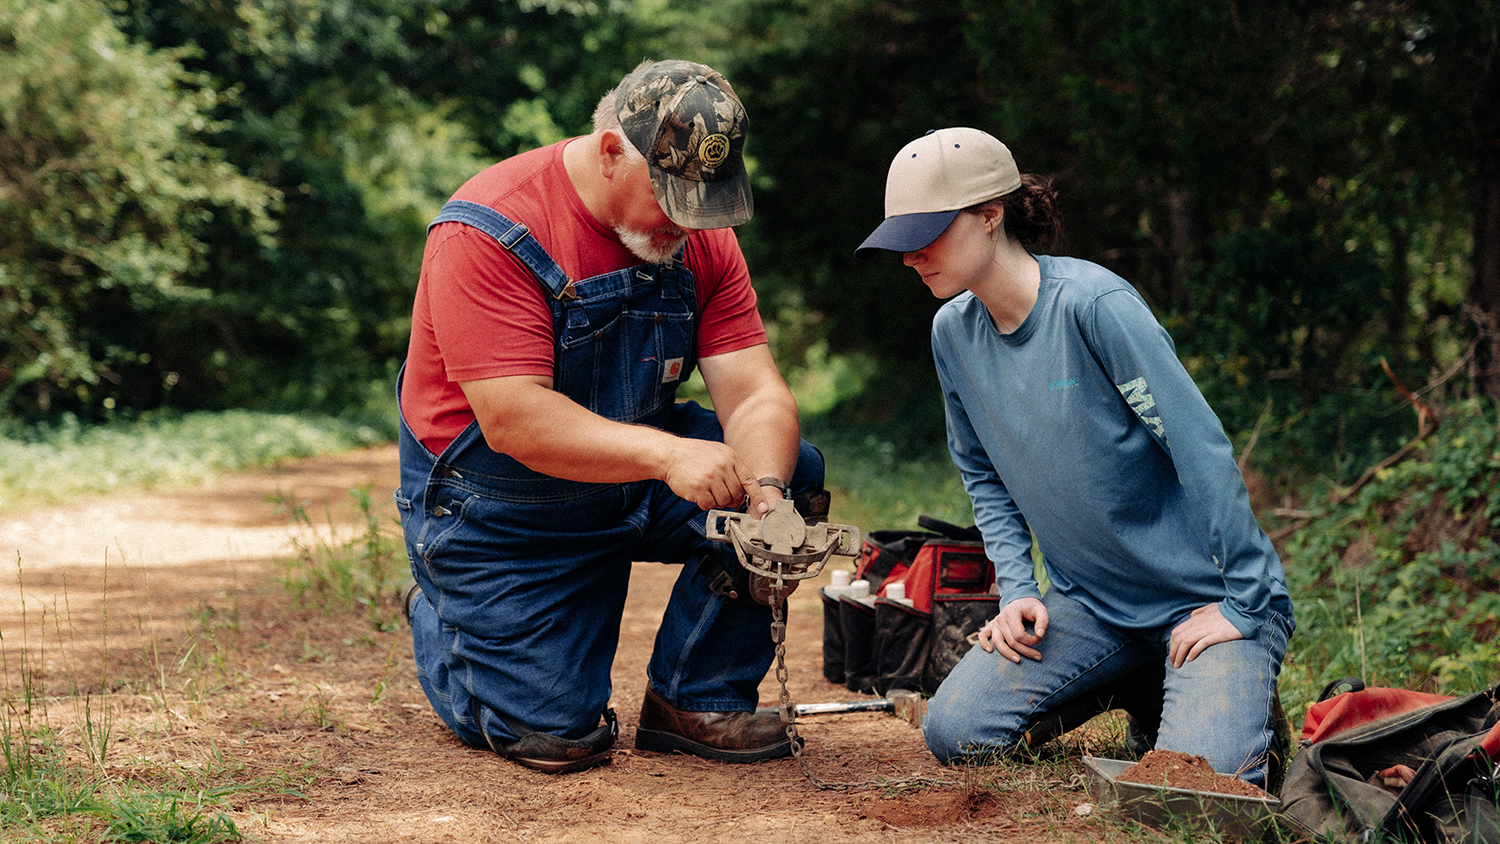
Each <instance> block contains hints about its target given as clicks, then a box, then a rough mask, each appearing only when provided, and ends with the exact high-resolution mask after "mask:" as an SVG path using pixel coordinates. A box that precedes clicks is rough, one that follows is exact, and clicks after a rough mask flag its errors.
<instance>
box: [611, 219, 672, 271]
mask: <svg viewBox="0 0 1500 844" xmlns="http://www.w3.org/2000/svg"><path fill="white" fill-rule="evenodd" d="M681 231H682V230H681V229H679V228H677V227H676V226H663V227H661V228H659V229H656V230H655V231H654V232H643V231H637V230H635V229H627V228H625V227H624V226H615V234H616V235H617V236H618V237H619V238H620V242H621V243H623V244H625V248H626V249H629V250H630V252H631V254H633V255H635V256H636V257H637V258H640V259H641V260H642V261H650V262H651V263H653V264H665V263H666V262H668V261H670V260H672V257H673V256H674V255H676V254H677V250H679V249H681V248H682V244H683V243H684V242H686V241H687V235H686V234H681V235H680V236H676V237H674V238H673V239H672V240H671V241H662V240H658V239H657V238H655V237H652V235H653V234H654V233H656V232H662V233H670V234H676V233H680V232H681Z"/></svg>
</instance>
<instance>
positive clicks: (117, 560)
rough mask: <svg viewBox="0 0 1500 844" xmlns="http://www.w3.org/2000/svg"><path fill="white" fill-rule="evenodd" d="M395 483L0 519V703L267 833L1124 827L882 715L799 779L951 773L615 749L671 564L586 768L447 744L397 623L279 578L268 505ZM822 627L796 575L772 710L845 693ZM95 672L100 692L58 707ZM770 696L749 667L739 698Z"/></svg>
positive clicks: (320, 838)
mask: <svg viewBox="0 0 1500 844" xmlns="http://www.w3.org/2000/svg"><path fill="white" fill-rule="evenodd" d="M395 475H396V457H395V451H394V449H393V448H389V447H383V448H376V449H370V450H365V451H360V452H355V453H352V454H347V455H341V456H337V457H330V458H320V459H314V460H306V461H298V462H294V463H288V464H286V465H283V466H279V467H276V468H272V469H265V470H258V471H253V472H245V473H239V474H235V475H230V476H225V477H222V478H220V479H217V480H215V481H212V482H209V483H206V484H204V485H202V486H199V487H195V488H192V489H186V490H174V491H166V492H160V491H157V492H142V493H136V494H129V495H116V496H111V497H107V498H100V499H94V500H89V501H85V502H79V503H76V504H73V505H70V506H66V507H58V508H49V509H43V510H37V511H33V512H28V513H23V514H16V515H6V516H0V554H3V555H4V558H5V559H6V560H7V561H8V563H9V564H10V565H9V566H8V568H10V569H11V570H10V571H7V572H6V573H5V574H4V575H3V576H0V635H3V640H0V648H3V651H4V659H5V661H4V666H5V687H4V693H5V694H6V695H7V696H9V697H11V698H12V699H15V698H16V696H17V695H18V694H20V693H21V692H22V690H23V689H25V688H30V689H31V690H32V691H31V694H32V695H33V696H35V697H36V698H37V699H38V700H37V703H38V705H39V707H40V709H41V711H42V712H43V715H44V717H46V718H48V719H49V720H53V721H55V722H57V723H59V724H60V725H61V726H62V727H63V728H64V735H65V736H68V737H70V738H71V740H73V741H80V742H81V732H80V730H79V729H78V728H77V727H76V726H75V725H77V724H80V723H82V722H83V720H85V719H84V717H83V716H85V715H86V716H88V717H89V718H92V719H93V720H95V721H97V720H99V718H100V716H101V714H107V715H108V718H109V723H110V724H111V740H110V743H109V751H108V754H107V767H108V770H109V771H110V772H111V773H114V774H119V775H121V776H135V777H140V778H142V779H145V780H150V781H158V780H162V779H168V780H172V779H173V778H177V779H182V778H188V779H191V778H192V777H199V778H201V780H203V781H207V782H209V783H211V784H222V783H226V782H227V783H238V784H241V785H245V784H253V785H254V787H253V788H251V789H249V790H246V791H244V792H242V793H239V794H237V795H236V796H235V797H232V798H231V803H232V805H233V808H234V815H233V816H234V818H235V820H236V823H237V824H238V826H239V828H240V830H241V831H242V832H244V833H245V834H246V835H247V837H249V838H251V839H258V840H263V841H268V842H346V841H347V842H393V841H412V842H488V841H546V842H568V843H569V844H572V842H585V841H609V842H651V844H664V843H665V842H704V841H724V842H741V841H751V840H766V841H776V842H778V844H799V842H856V841H857V842H861V844H863V842H868V841H872V840H875V841H905V842H924V843H925V842H957V841H974V840H984V839H994V840H1010V839H1012V838H1021V837H1024V838H1025V839H1026V840H1028V841H1029V842H1033V844H1037V843H1038V842H1062V841H1080V842H1092V841H1104V840H1125V839H1127V838H1129V837H1130V831H1129V830H1127V829H1126V828H1124V827H1122V826H1120V825H1117V824H1114V823H1111V822H1109V821H1107V820H1105V819H1103V818H1101V817H1100V813H1097V812H1096V813H1094V814H1093V815H1091V816H1080V815H1078V814H1076V813H1075V809H1076V807H1077V806H1078V805H1079V804H1081V803H1085V802H1086V801H1087V799H1088V797H1087V794H1086V792H1085V791H1084V790H1082V788H1081V787H1080V786H1081V776H1080V774H1081V772H1082V770H1083V769H1082V766H1081V765H1080V764H1079V763H1078V761H1077V758H1076V755H1077V749H1076V748H1074V749H1073V750H1072V751H1070V755H1065V756H1064V757H1063V758H1060V759H1056V760H1052V761H1048V762H1041V763H1036V764H1026V765H1006V766H1000V767H997V768H991V769H969V770H952V769H943V768H942V767H941V766H939V765H937V764H935V763H934V761H933V759H932V757H931V756H930V754H928V753H927V751H926V749H925V747H924V746H923V744H922V741H921V734H920V730H919V729H918V728H917V727H914V726H912V725H910V724H908V723H906V722H905V721H902V720H900V719H897V718H894V717H891V716H889V715H884V714H878V713H862V714H848V715H819V716H811V717H807V718H804V719H802V720H801V721H800V722H799V723H800V728H801V731H802V734H803V735H804V736H805V737H806V739H807V750H806V757H807V760H808V763H809V765H810V766H811V767H812V769H813V770H814V771H815V772H816V773H817V774H818V775H819V776H821V777H822V778H824V779H826V780H836V781H846V780H865V779H868V778H872V777H885V778H892V779H899V778H903V777H911V776H931V777H947V778H950V779H952V780H954V781H955V783H956V784H955V785H951V786H947V787H941V788H929V789H925V790H914V789H893V788H885V789H882V788H871V789H863V790H856V791H843V792H841V791H820V790H817V789H815V788H813V787H812V786H810V785H809V784H808V782H807V781H806V780H805V779H804V777H803V776H802V774H801V773H800V772H799V770H798V768H797V766H796V764H795V763H794V762H793V761H791V760H781V761H775V762H767V763H761V764H757V765H748V766H735V765H719V764H714V763H709V762H704V761H701V760H697V759H693V758H690V757H682V756H667V755H662V754H655V753H647V752H639V751H636V750H635V749H634V738H635V734H634V724H635V721H636V715H637V713H638V711H639V708H640V702H641V694H642V691H643V688H644V683H645V665H646V660H647V657H648V654H649V651H650V647H651V642H652V638H653V636H654V635H655V631H656V624H657V621H658V619H659V618H660V613H661V608H662V606H663V604H664V603H665V601H666V596H667V593H668V590H669V589H670V587H671V583H672V580H673V578H674V577H675V573H676V570H675V568H674V567H668V566H661V565H645V564H643V565H639V566H637V567H636V570H635V572H634V574H633V575H632V580H631V594H630V598H629V601H628V603H627V606H626V610H625V620H624V626H623V629H622V636H621V645H620V652H619V656H618V658H617V659H616V662H615V667H614V687H615V699H614V704H613V705H614V707H615V709H616V711H617V712H618V713H619V715H620V721H621V735H620V741H619V743H618V744H617V745H616V752H615V754H614V757H613V761H612V763H611V764H610V765H608V766H605V767H602V768H598V769H595V770H592V771H588V772H584V773H579V774H573V775H568V776H563V777H549V776H546V775H543V774H539V773H535V772H532V771H529V770H526V769H523V768H520V767H518V766H516V765H513V764H511V763H508V762H506V761H504V760H501V759H498V758H496V757H495V756H494V755H493V754H490V753H488V752H483V751H479V750H474V749H471V748H467V747H465V746H463V745H461V744H460V743H458V742H457V741H456V740H454V739H453V738H452V737H451V736H450V735H449V734H448V733H447V732H446V730H445V729H444V728H443V727H442V725H441V724H440V722H439V721H438V720H437V718H436V717H435V716H434V715H433V714H432V712H431V710H430V709H428V707H427V705H426V701H425V700H424V698H423V696H422V693H421V690H420V688H419V687H418V685H417V683H416V679H415V673H414V671H413V668H412V662H411V642H410V638H409V634H408V633H407V632H406V630H405V628H404V627H402V626H401V625H400V624H396V625H394V626H391V629H384V630H382V629H380V628H379V627H377V626H376V625H375V624H372V623H371V621H370V620H369V619H368V618H366V617H363V616H360V615H359V614H356V613H350V612H342V613H330V612H323V611H320V610H318V609H317V608H315V607H310V606H305V605H303V604H301V603H298V602H296V601H293V600H292V599H290V598H289V597H288V596H287V593H286V591H285V590H284V589H283V588H282V586H281V578H282V577H283V576H284V574H285V573H286V572H287V565H288V561H290V560H294V559H295V558H296V554H297V550H298V548H299V543H300V546H307V545H309V544H312V543H315V542H317V541H319V540H318V537H316V536H314V535H313V534H311V533H309V532H308V531H306V529H298V528H295V527H294V526H293V525H292V524H291V523H290V522H289V520H288V518H287V516H286V515H285V514H278V513H277V512H276V509H275V508H274V507H273V506H272V505H271V504H270V503H269V502H268V497H271V496H276V497H280V498H283V499H289V500H298V501H308V502H312V503H311V504H310V505H309V506H308V508H307V509H308V512H309V514H310V515H311V516H312V517H313V521H314V523H320V522H321V521H323V520H324V518H325V512H326V517H327V519H328V520H330V521H331V522H332V523H333V525H334V526H335V528H334V530H335V534H334V538H337V537H338V536H347V535H353V534H354V533H355V532H357V531H358V530H359V529H360V527H361V525H362V519H363V516H362V515H361V514H360V512H359V511H358V509H357V508H355V507H354V506H352V498H351V496H350V495H349V494H348V491H349V490H350V489H353V488H356V487H359V486H361V485H365V484H368V485H370V486H371V488H372V490H373V493H372V497H373V499H374V501H375V503H376V507H377V511H378V512H379V514H380V515H381V516H382V518H384V519H386V520H393V519H394V507H393V506H391V504H390V496H389V493H390V490H391V489H392V488H393V487H394V484H395ZM834 516H835V521H837V512H836V511H835V513H834ZM343 531H348V532H349V533H348V534H344V533H342V532H343ZM322 539H323V541H328V539H329V536H328V535H327V532H326V531H325V532H324V535H323V537H322ZM825 577H826V574H825ZM821 624H822V617H821V608H820V606H819V604H818V602H817V598H816V594H815V591H814V589H813V588H809V587H806V586H805V587H804V588H803V589H802V590H801V591H799V592H798V593H797V594H796V595H794V596H793V599H792V606H791V610H790V626H789V646H788V662H789V670H790V688H791V691H792V694H793V697H794V698H795V699H796V700H797V702H820V701H836V700H856V699H862V698H861V696H859V695H857V694H853V693H850V692H848V691H846V690H845V689H844V688H843V687H841V686H835V685H833V684H830V683H828V682H826V681H825V680H824V679H823V677H822V673H821V658H822V657H821V650H820V648H821V644H820V642H821ZM105 655H107V657H108V658H107V660H106V659H104V657H105ZM101 684H102V687H103V688H106V689H108V694H107V695H104V696H103V698H104V702H101V701H100V700H99V698H98V697H88V696H83V695H80V694H78V693H77V692H78V690H79V689H94V690H95V691H97V690H98V689H99V688H100V687H101ZM776 697H777V686H776V684H775V682H774V678H768V679H767V681H766V683H765V684H763V685H762V687H761V698H762V703H763V704H771V703H774V701H775V700H776ZM174 781H175V780H174ZM1148 837H1149V836H1148ZM1132 840H1141V839H1140V838H1135V839H1132Z"/></svg>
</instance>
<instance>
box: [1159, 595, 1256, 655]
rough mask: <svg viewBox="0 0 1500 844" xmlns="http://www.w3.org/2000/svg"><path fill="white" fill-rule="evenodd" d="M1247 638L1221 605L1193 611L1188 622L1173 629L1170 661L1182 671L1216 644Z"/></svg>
mask: <svg viewBox="0 0 1500 844" xmlns="http://www.w3.org/2000/svg"><path fill="white" fill-rule="evenodd" d="M1243 638H1245V636H1244V634H1242V633H1240V631H1239V629H1238V628H1236V627H1235V626H1234V625H1233V624H1230V623H1229V620H1228V619H1226V618H1224V614H1223V613H1221V612H1219V605H1218V604H1208V605H1206V606H1201V607H1199V608H1197V609H1196V610H1193V613H1192V615H1189V616H1188V617H1187V620H1186V621H1184V622H1182V623H1181V624H1179V625H1177V626H1176V627H1174V628H1172V638H1171V640H1170V644H1169V646H1168V649H1167V659H1168V660H1169V661H1171V663H1172V667H1173V668H1181V667H1182V665H1183V663H1185V662H1192V661H1193V660H1195V659H1197V658H1198V654H1201V653H1203V652H1204V651H1205V650H1207V649H1208V648H1209V647H1211V646H1213V645H1217V644H1219V643H1220V642H1233V641H1234V640H1235V639H1243Z"/></svg>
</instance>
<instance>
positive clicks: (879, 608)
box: [822, 516, 999, 694]
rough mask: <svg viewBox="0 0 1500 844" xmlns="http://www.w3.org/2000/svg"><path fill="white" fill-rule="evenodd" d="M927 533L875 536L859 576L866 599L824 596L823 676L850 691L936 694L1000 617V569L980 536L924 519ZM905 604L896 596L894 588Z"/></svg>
mask: <svg viewBox="0 0 1500 844" xmlns="http://www.w3.org/2000/svg"><path fill="white" fill-rule="evenodd" d="M917 523H918V524H919V525H920V526H921V527H923V528H925V529H926V530H920V531H872V532H870V533H868V534H866V536H865V540H864V544H863V547H862V548H861V550H860V556H859V560H858V562H857V563H856V566H855V574H854V576H855V577H856V578H857V579H861V580H867V581H869V583H870V592H871V595H870V597H868V598H864V599H859V598H853V597H849V596H842V597H833V596H830V595H829V594H828V593H827V591H826V590H825V591H824V592H823V593H822V596H823V675H824V677H825V678H827V679H828V680H829V681H831V682H834V683H840V682H841V683H843V684H844V685H845V687H846V688H848V689H850V690H851V691H858V692H863V693H865V694H871V693H875V694H885V693H886V692H889V691H890V690H892V689H910V690H912V691H922V692H927V693H929V694H931V693H932V692H933V691H934V690H935V689H936V688H937V686H938V684H939V683H941V682H942V681H943V678H944V677H947V676H948V672H950V671H952V670H953V666H955V665H957V664H958V661H959V660H960V659H962V658H963V655H964V654H965V653H967V652H968V650H969V648H970V647H971V646H972V645H973V637H974V636H976V635H977V634H978V632H979V629H980V628H981V627H983V626H984V625H985V623H986V622H988V621H989V620H990V619H991V618H994V617H995V614H996V613H998V612H999V596H998V595H996V594H995V593H994V591H993V588H992V587H993V586H994V583H995V567H994V564H993V563H991V562H990V560H989V558H988V557H987V556H986V555H985V553H984V543H983V541H982V540H981V539H980V536H979V531H978V530H977V529H975V528H973V527H968V528H961V527H957V526H955V525H951V524H948V523H947V522H943V521H940V520H938V519H933V518H931V517H928V516H922V517H920V518H919V519H918V520H917ZM896 583H899V584H901V585H902V587H903V588H904V592H905V596H906V600H905V601H902V600H898V599H895V598H893V597H891V596H890V593H891V592H892V591H893V590H892V588H891V586H892V584H896Z"/></svg>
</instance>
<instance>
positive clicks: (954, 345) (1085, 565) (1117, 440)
mask: <svg viewBox="0 0 1500 844" xmlns="http://www.w3.org/2000/svg"><path fill="white" fill-rule="evenodd" d="M1037 260H1038V261H1039V262H1040V263H1041V276H1042V278H1041V287H1040V289H1039V291H1038V295H1037V301H1036V304H1035V306H1033V307H1032V309H1031V312H1030V313H1029V314H1028V315H1027V317H1026V320H1025V321H1024V322H1023V323H1022V324H1021V326H1020V327H1019V328H1018V329H1016V331H1015V332H1013V333H1011V334H1001V333H1000V332H999V330H998V329H996V328H995V325H994V323H993V322H992V321H991V320H990V317H989V314H988V312H987V311H986V309H985V307H984V304H983V303H982V302H980V301H979V299H978V298H976V297H975V296H974V295H973V294H972V293H969V292H965V293H963V294H961V295H959V296H957V297H955V298H954V299H953V300H952V301H950V302H948V303H946V304H945V305H943V307H942V308H941V309H940V310H939V311H938V314H937V316H936V317H935V318H934V319H933V324H932V350H933V356H934V357H935V358H936V360H937V372H938V380H939V382H940V383H941V385H942V388H943V395H944V399H945V401H946V405H947V413H948V446H949V449H950V451H951V453H952V455H953V460H954V463H955V464H956V465H957V466H958V469H959V471H960V473H961V474H962V476H963V481H964V486H965V489H966V490H967V491H968V493H969V496H970V498H971V499H972V500H973V504H974V518H975V523H976V524H977V525H978V527H979V529H980V531H981V532H982V533H983V535H984V541H985V550H986V552H987V553H988V554H989V556H990V558H991V559H992V560H993V561H994V562H995V570H996V580H997V582H998V585H999V588H1000V604H1001V606H1004V605H1005V604H1007V603H1009V602H1011V601H1014V600H1016V599H1017V598H1024V597H1040V594H1041V593H1040V590H1039V589H1038V585H1037V582H1036V579H1035V577H1034V574H1033V564H1032V560H1031V556H1030V549H1031V533H1032V532H1035V534H1036V538H1037V542H1038V544H1039V545H1040V547H1041V550H1042V554H1043V556H1044V558H1045V562H1046V567H1047V576H1048V578H1049V579H1050V580H1051V581H1052V584H1053V588H1056V589H1060V590H1061V591H1062V593H1063V594H1065V595H1067V596H1069V597H1071V598H1074V599H1075V600H1078V601H1081V602H1083V603H1084V604H1085V605H1087V606H1088V607H1090V608H1091V609H1092V610H1093V611H1094V612H1095V614H1097V615H1098V616H1099V618H1100V619H1101V620H1103V621H1105V622H1108V623H1110V624H1114V625H1117V626H1120V627H1126V628H1132V629H1141V628H1153V627H1163V626H1167V625H1173V624H1176V623H1178V622H1179V621H1181V620H1182V619H1183V618H1184V617H1185V616H1186V615H1187V614H1188V613H1190V612H1191V611H1192V610H1194V609H1196V608H1197V607H1200V606H1203V605H1205V604H1211V603H1215V602H1218V603H1219V604H1220V610H1221V612H1222V613H1223V615H1224V617H1225V619H1227V620H1228V621H1229V622H1230V623H1231V624H1233V625H1234V626H1235V628H1236V629H1238V630H1239V631H1240V633H1242V634H1244V636H1245V637H1246V638H1253V637H1254V636H1255V634H1256V632H1257V631H1258V630H1259V629H1260V625H1261V624H1262V622H1264V621H1265V619H1266V618H1267V617H1268V614H1269V613H1270V611H1271V610H1272V609H1275V610H1276V611H1277V612H1280V613H1281V614H1283V615H1285V616H1286V617H1287V618H1288V619H1290V618H1291V614H1292V608H1291V600H1290V598H1289V597H1288V594H1287V589H1286V576H1285V574H1284V573H1283V571H1282V568H1281V561H1280V559H1279V558H1278V557H1277V555H1276V550H1275V548H1274V546H1272V544H1271V540H1270V538H1269V537H1267V536H1266V534H1265V532H1264V531H1263V530H1261V528H1260V525H1259V524H1257V523H1256V521H1255V517H1254V515H1253V514H1252V513H1251V510H1250V500H1249V496H1248V494H1247V493H1246V491H1245V483H1244V478H1243V477H1242V476H1241V475H1240V471H1239V468H1238V466H1236V464H1235V461H1234V449H1233V447H1232V446H1231V444H1230V442H1229V439H1228V437H1226V436H1225V435H1224V427H1223V425H1222V424H1221V423H1220V422H1219V419H1218V417H1217V416H1215V415H1214V412H1213V410H1212V409H1210V408H1209V406H1208V403H1207V402H1206V401H1205V400H1204V398H1203V394H1202V393H1201V392H1199V390H1198V387H1197V385H1195V384H1194V383H1193V380H1192V378H1191V377H1190V376H1189V375H1188V374H1187V371H1186V370H1184V369H1183V367H1182V364H1181V363H1180V362H1179V361H1178V360H1177V356H1176V350H1175V347H1174V346H1173V344H1172V338H1171V337H1170V336H1168V334H1167V332H1166V330H1165V329H1163V328H1162V327H1161V325H1160V324H1159V323H1157V321H1156V318H1155V317H1154V316H1152V314H1151V311H1150V309H1149V308H1148V307H1147V306H1146V303H1145V302H1144V301H1143V300H1142V299H1141V298H1140V296H1139V294H1137V293H1136V292H1135V290H1134V289H1133V288H1132V287H1131V286H1130V285H1129V284H1127V283H1126V282H1125V281H1124V280H1123V279H1121V278H1120V277H1119V276H1116V275H1115V274H1113V273H1111V272H1109V271H1108V270H1106V269H1104V268H1103V267H1101V266H1099V265H1097V264H1093V263H1090V262H1088V261H1082V260H1078V259H1073V258H1055V257H1046V256H1039V257H1038V258H1037ZM1028 526H1029V528H1030V530H1028Z"/></svg>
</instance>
